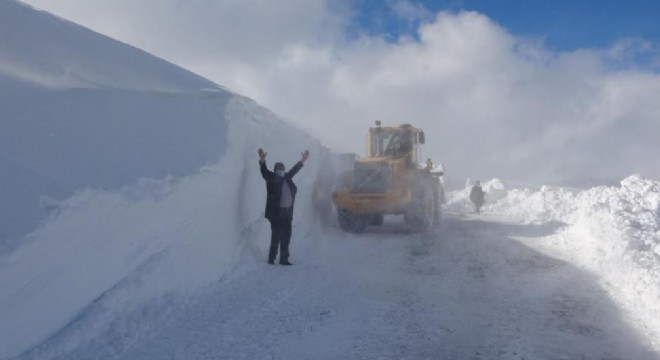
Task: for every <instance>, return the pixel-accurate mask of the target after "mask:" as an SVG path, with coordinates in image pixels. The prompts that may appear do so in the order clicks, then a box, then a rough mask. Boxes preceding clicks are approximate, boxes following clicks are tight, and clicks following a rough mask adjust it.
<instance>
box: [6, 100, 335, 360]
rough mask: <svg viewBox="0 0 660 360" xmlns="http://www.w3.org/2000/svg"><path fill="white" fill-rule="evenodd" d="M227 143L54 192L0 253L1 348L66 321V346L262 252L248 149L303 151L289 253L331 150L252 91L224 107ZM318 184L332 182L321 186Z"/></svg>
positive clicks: (255, 172)
mask: <svg viewBox="0 0 660 360" xmlns="http://www.w3.org/2000/svg"><path fill="white" fill-rule="evenodd" d="M226 118H227V119H228V133H227V134H226V135H225V136H226V141H227V143H228V150H227V153H226V154H225V156H223V158H222V160H221V161H220V162H219V163H218V164H215V165H212V166H209V167H205V168H204V169H202V170H201V171H200V172H199V173H198V174H195V175H192V176H187V177H182V178H173V177H169V178H166V179H163V180H149V179H143V180H141V181H138V182H137V183H134V184H132V185H129V186H125V187H123V188H122V189H119V190H97V189H86V190H83V191H80V192H78V193H77V194H76V195H75V196H73V197H71V198H69V199H67V200H65V201H62V202H60V203H55V204H51V206H55V207H56V208H57V210H56V213H55V214H53V215H52V216H51V217H50V218H49V219H48V220H47V221H46V222H45V223H44V224H43V226H41V227H40V228H39V229H38V230H37V231H36V232H34V233H33V234H31V235H30V236H29V237H28V238H26V239H25V242H26V244H25V245H23V246H21V247H20V248H18V249H17V250H16V251H14V252H13V253H12V254H11V255H6V256H4V257H0V269H2V271H0V358H4V357H7V356H13V355H17V354H20V353H22V352H23V351H26V350H28V349H30V348H31V347H33V346H35V345H38V344H39V343H41V342H42V341H44V340H45V339H47V338H49V337H51V336H54V335H56V334H58V332H60V330H61V329H63V328H68V329H69V330H71V329H74V328H75V327H76V326H73V324H77V325H80V324H85V326H83V327H84V329H83V330H81V331H77V332H76V331H74V332H73V333H66V332H65V333H60V334H58V336H60V337H62V339H60V340H61V341H59V342H58V343H59V344H62V345H61V346H63V347H67V348H69V349H72V348H75V347H77V346H79V345H80V344H81V342H85V341H89V340H92V339H93V338H94V337H95V336H98V335H99V334H100V333H101V329H103V327H104V324H106V325H107V324H109V323H111V322H112V321H113V319H115V318H116V317H117V316H121V315H122V314H126V313H129V312H130V311H131V310H132V309H136V308H138V307H139V306H141V305H143V304H145V303H146V302H148V301H150V300H151V299H156V298H158V297H160V296H162V295H164V294H168V293H175V294H183V295H185V294H189V293H191V292H195V291H197V290H199V289H201V288H203V287H204V285H206V284H208V283H210V282H213V281H217V280H219V279H221V278H222V277H223V276H225V275H226V274H228V273H229V272H230V270H232V269H233V268H234V267H235V266H237V265H238V264H240V263H243V264H244V263H248V264H258V263H265V260H266V251H267V247H268V244H269V239H270V233H269V231H270V227H269V224H268V222H267V220H265V219H264V218H263V214H264V204H265V186H264V183H263V179H262V178H261V175H260V172H259V167H258V157H257V149H258V148H259V147H260V146H262V147H264V149H266V151H267V152H268V160H269V166H272V165H273V164H274V162H275V161H284V162H285V163H286V164H287V167H288V168H290V167H291V166H293V164H294V163H295V162H296V161H298V160H299V159H300V156H301V152H302V151H303V150H304V149H310V152H311V157H310V160H309V161H308V162H307V164H306V165H305V166H304V167H303V169H302V170H301V172H300V173H299V174H298V175H297V176H296V178H295V179H294V181H295V182H296V184H297V185H298V187H299V189H300V191H299V196H298V198H297V199H296V211H295V213H296V216H295V219H294V239H293V243H294V244H295V245H294V247H293V249H292V257H293V259H294V260H295V258H296V255H297V254H299V251H301V250H300V249H303V248H304V247H305V246H306V245H308V244H309V243H310V242H313V241H314V239H315V238H316V237H314V236H309V235H310V234H311V233H312V232H313V230H314V229H315V227H316V226H317V225H318V223H319V221H320V220H321V219H320V218H319V216H320V215H319V214H320V213H322V210H323V209H321V206H320V205H319V204H326V205H327V204H330V202H329V201H327V199H329V194H328V193H327V192H326V191H324V189H323V188H321V187H322V186H323V184H325V183H326V182H327V181H328V180H329V181H332V179H330V177H331V176H332V168H331V167H332V165H331V164H332V162H333V156H332V154H331V153H330V152H329V151H328V150H326V149H325V148H324V147H322V146H321V145H320V144H319V143H318V142H317V141H316V140H314V139H312V138H310V137H309V136H307V135H306V134H305V133H303V132H302V131H299V130H297V129H295V128H293V127H291V126H289V125H287V124H285V123H283V122H282V121H280V120H279V119H277V118H276V117H275V116H274V115H273V114H271V113H270V112H268V111H267V110H265V109H263V108H261V107H259V106H258V105H256V104H254V103H253V102H251V101H250V100H247V99H244V98H240V97H236V98H234V99H233V100H231V101H230V102H229V104H228V107H227V113H226ZM327 190H330V189H329V188H328V189H327Z"/></svg>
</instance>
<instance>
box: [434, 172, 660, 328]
mask: <svg viewBox="0 0 660 360" xmlns="http://www.w3.org/2000/svg"><path fill="white" fill-rule="evenodd" d="M469 185H470V184H469V182H468V184H466V188H465V189H463V190H460V191H454V192H451V193H450V194H449V196H448V201H447V204H446V207H447V209H448V210H449V211H452V212H458V213H465V212H472V211H473V207H472V205H471V204H470V202H469V200H468V194H469V189H470V186H469ZM483 188H484V191H486V192H487V195H488V196H487V197H486V200H487V204H486V205H485V207H484V208H483V211H484V212H486V213H491V214H502V215H505V216H507V217H509V218H512V219H516V220H518V221H522V222H526V223H535V224H549V223H552V222H561V223H564V224H565V225H566V226H564V227H563V228H562V230H560V231H559V232H558V233H556V234H554V235H552V236H550V237H548V238H547V239H546V240H547V242H548V243H547V244H546V245H548V246H550V247H551V248H554V249H558V250H561V251H562V253H564V254H570V260H571V261H572V262H573V263H575V264H577V265H579V266H581V267H582V268H585V269H588V270H589V271H591V272H593V273H595V274H597V275H598V276H599V277H600V278H601V284H602V285H603V287H604V289H606V290H607V291H608V293H609V294H610V296H612V297H613V298H614V299H615V300H618V301H619V302H620V303H623V304H625V305H626V308H627V309H628V310H629V311H630V312H631V313H632V314H633V316H634V317H635V318H636V319H637V320H639V321H640V322H642V323H643V324H645V326H646V331H648V332H649V333H652V334H655V336H660V182H659V181H654V180H651V179H646V178H644V177H642V176H640V175H632V176H629V177H628V178H626V179H624V180H622V181H621V183H620V185H619V186H601V187H595V188H592V189H587V190H575V189H571V190H567V189H564V188H555V187H550V186H542V187H541V188H540V189H539V190H536V191H534V190H530V189H510V190H506V186H505V185H504V183H503V182H502V181H500V180H498V179H493V180H491V181H488V182H485V183H484V184H483Z"/></svg>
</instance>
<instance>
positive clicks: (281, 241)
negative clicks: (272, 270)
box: [268, 208, 292, 262]
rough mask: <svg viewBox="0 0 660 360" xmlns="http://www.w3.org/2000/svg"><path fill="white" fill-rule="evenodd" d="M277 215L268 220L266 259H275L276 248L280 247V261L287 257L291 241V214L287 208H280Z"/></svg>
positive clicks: (285, 259)
mask: <svg viewBox="0 0 660 360" xmlns="http://www.w3.org/2000/svg"><path fill="white" fill-rule="evenodd" d="M279 210H280V211H279V212H278V214H277V216H275V217H273V218H270V219H268V220H269V221H270V230H271V235H270V252H269V253H268V261H275V257H276V256H277V248H278V247H279V248H280V262H283V261H287V260H288V259H289V243H290V242H291V220H292V219H291V216H290V214H289V209H286V208H280V209H279Z"/></svg>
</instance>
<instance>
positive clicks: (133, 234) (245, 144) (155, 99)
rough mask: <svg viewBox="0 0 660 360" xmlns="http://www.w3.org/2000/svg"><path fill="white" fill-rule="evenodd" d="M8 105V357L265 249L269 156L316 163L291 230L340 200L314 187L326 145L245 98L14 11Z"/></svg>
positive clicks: (6, 68) (4, 194)
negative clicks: (262, 164)
mask: <svg viewBox="0 0 660 360" xmlns="http://www.w3.org/2000/svg"><path fill="white" fill-rule="evenodd" d="M0 99H2V100H1V101H0V113H1V114H3V115H2V118H1V120H0V121H1V122H0V173H2V174H3V176H2V177H0V199H2V201H0V231H1V233H0V241H2V240H4V243H2V242H0V269H2V271H0V358H5V357H8V356H13V355H17V354H20V353H21V352H23V351H25V350H27V349H30V348H31V347H33V346H35V345H37V344H39V343H40V342H42V341H44V340H46V339H48V338H49V337H51V336H53V335H55V334H57V333H58V331H60V330H61V329H62V328H65V327H66V326H68V325H67V324H71V323H72V322H75V320H76V319H81V318H85V314H86V309H88V308H89V307H90V306H93V305H94V304H104V307H105V310H104V314H103V316H102V317H101V319H96V318H94V319H96V320H98V321H95V322H94V323H95V324H96V325H95V326H101V324H103V323H104V320H109V319H112V318H113V316H114V314H117V313H123V312H126V311H130V309H133V308H136V307H139V306H140V305H142V304H144V303H145V302H148V301H149V300H150V299H154V298H158V296H159V295H162V294H165V293H186V292H188V291H195V289H197V288H198V287H200V286H203V284H206V283H208V282H212V281H215V280H218V279H219V278H221V277H222V276H223V275H224V274H225V273H226V272H227V271H228V269H230V268H231V267H232V266H234V264H235V263H236V261H237V260H236V258H237V254H241V253H243V252H246V251H247V252H253V253H258V252H260V251H263V250H264V249H263V246H264V243H262V242H257V241H256V239H257V238H258V239H266V238H267V234H266V232H267V231H268V230H269V229H268V226H267V221H266V220H265V219H263V204H264V196H265V194H264V192H265V189H264V186H263V180H262V179H261V176H260V174H259V171H258V165H257V156H256V149H257V148H258V147H259V146H263V147H264V148H265V149H266V150H267V151H268V152H269V159H273V161H275V160H277V161H284V162H285V163H287V165H288V166H289V167H290V166H292V165H293V163H294V162H295V161H297V160H298V159H299V158H300V154H301V152H302V151H303V150H304V149H306V148H308V149H310V151H311V153H312V159H314V161H310V164H309V165H308V166H306V167H305V168H304V169H303V171H302V172H301V174H300V175H299V176H298V177H299V179H297V183H298V185H299V187H300V194H301V195H300V198H299V200H298V201H297V204H298V208H299V211H301V212H303V213H306V214H308V216H306V217H305V220H306V221H307V222H306V223H298V222H296V223H295V224H294V225H295V226H296V229H297V230H296V231H300V232H304V231H305V229H307V228H308V227H309V226H312V224H313V223H314V222H315V221H316V220H320V219H315V217H316V215H315V214H317V212H318V211H317V207H316V204H318V203H322V204H326V205H327V204H328V203H329V202H328V199H327V193H324V192H322V191H320V190H319V189H318V188H317V186H319V185H320V184H323V183H324V182H325V181H332V179H331V177H332V173H333V171H332V166H333V161H334V160H333V157H332V155H331V154H330V153H329V152H328V151H327V150H326V149H325V148H324V147H322V146H321V145H320V144H319V143H318V141H315V140H314V139H312V138H310V137H309V136H308V135H307V134H305V133H303V132H302V131H299V130H297V129H295V128H293V127H291V126H289V125H287V124H286V123H285V122H283V121H281V120H280V119H278V118H277V117H276V116H275V115H273V114H272V113H270V112H269V111H268V110H266V109H263V108H262V107H260V106H259V105H257V104H255V103H254V102H252V101H251V100H249V99H246V98H243V97H241V96H238V95H235V94H232V93H230V92H227V91H226V90H224V89H222V88H221V87H219V86H217V85H215V84H213V83H211V82H209V81H207V80H204V79H202V78H200V77H198V76H196V75H194V74H191V73H189V72H187V71H185V70H183V69H180V68H178V67H176V66H173V65H171V64H168V63H166V62H164V61H162V60H159V59H157V58H155V57H153V56H151V55H149V54H146V53H144V52H142V51H140V50H137V49H135V48H132V47H129V46H126V45H124V44H121V43H118V42H116V41H114V40H112V39H109V38H107V37H104V36H101V35H98V34H95V33H93V32H91V31H89V30H87V29H85V28H82V27H80V26H77V25H75V24H72V23H70V22H67V21H64V20H61V19H58V18H56V17H53V16H51V15H49V14H47V13H44V12H39V11H36V10H34V9H31V8H29V7H27V6H24V5H22V4H20V3H17V2H14V1H2V2H0ZM273 161H271V165H272V163H273ZM200 168H201V169H202V170H201V171H200ZM320 174H324V176H323V178H322V179H320V180H319V181H317V179H318V178H319V176H320ZM321 210H323V211H326V210H327V209H321ZM319 216H320V215H319ZM37 225H39V227H38V228H37ZM27 232H30V233H29V234H28V235H24V234H26V233H27ZM7 239H11V241H8V240H7ZM90 334H92V335H90V336H93V332H90Z"/></svg>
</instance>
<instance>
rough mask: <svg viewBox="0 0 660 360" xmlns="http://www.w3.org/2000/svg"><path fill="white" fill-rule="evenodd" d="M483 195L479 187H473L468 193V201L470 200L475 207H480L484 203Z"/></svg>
mask: <svg viewBox="0 0 660 360" xmlns="http://www.w3.org/2000/svg"><path fill="white" fill-rule="evenodd" d="M484 195H485V193H484V191H483V189H482V188H481V186H479V185H474V186H473V187H472V190H471V191H470V200H472V202H473V203H475V204H476V205H477V206H481V205H483V204H484V202H485V199H484Z"/></svg>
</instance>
